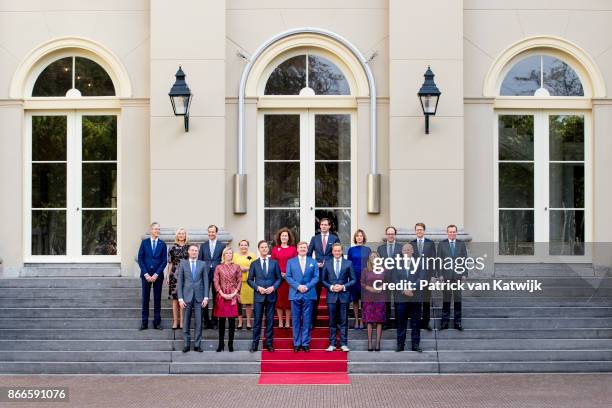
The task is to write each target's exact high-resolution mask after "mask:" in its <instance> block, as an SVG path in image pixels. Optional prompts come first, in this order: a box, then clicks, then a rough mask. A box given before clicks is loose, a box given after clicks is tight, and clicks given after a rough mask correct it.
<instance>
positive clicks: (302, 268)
mask: <svg viewBox="0 0 612 408" xmlns="http://www.w3.org/2000/svg"><path fill="white" fill-rule="evenodd" d="M305 263H306V262H305V259H304V258H303V257H300V269H301V270H302V275H303V274H304V268H305V266H306V265H305Z"/></svg>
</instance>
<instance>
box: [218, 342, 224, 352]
mask: <svg viewBox="0 0 612 408" xmlns="http://www.w3.org/2000/svg"><path fill="white" fill-rule="evenodd" d="M224 349H225V344H220V345H219V347H217V353H220V352H222V351H223V350H224Z"/></svg>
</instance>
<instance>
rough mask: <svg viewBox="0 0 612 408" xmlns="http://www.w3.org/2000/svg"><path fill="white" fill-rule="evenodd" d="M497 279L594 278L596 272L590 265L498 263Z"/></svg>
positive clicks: (496, 267)
mask: <svg viewBox="0 0 612 408" xmlns="http://www.w3.org/2000/svg"><path fill="white" fill-rule="evenodd" d="M494 273H495V277H512V278H514V277H525V278H535V277H537V278H541V277H588V276H590V277H593V276H594V275H595V271H594V269H593V265H592V264H588V263H575V264H571V263H557V264H554V263H539V264H537V263H522V264H521V263H496V264H495V268H494Z"/></svg>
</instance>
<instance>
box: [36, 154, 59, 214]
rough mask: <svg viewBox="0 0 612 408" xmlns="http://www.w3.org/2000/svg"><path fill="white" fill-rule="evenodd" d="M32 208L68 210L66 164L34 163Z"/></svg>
mask: <svg viewBox="0 0 612 408" xmlns="http://www.w3.org/2000/svg"><path fill="white" fill-rule="evenodd" d="M32 208H66V163H32Z"/></svg>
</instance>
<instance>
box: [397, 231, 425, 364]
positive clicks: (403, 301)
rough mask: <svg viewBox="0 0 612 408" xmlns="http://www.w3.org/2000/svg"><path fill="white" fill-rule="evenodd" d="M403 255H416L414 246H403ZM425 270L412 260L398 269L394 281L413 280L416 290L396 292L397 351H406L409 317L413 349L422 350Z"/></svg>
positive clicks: (409, 256)
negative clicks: (416, 265)
mask: <svg viewBox="0 0 612 408" xmlns="http://www.w3.org/2000/svg"><path fill="white" fill-rule="evenodd" d="M402 255H405V256H406V257H407V258H408V259H410V258H413V257H414V247H413V246H412V244H410V243H406V244H404V246H402ZM424 276H426V275H425V271H424V270H423V269H422V268H420V267H419V268H417V269H416V270H414V269H413V264H412V262H410V263H408V264H407V265H406V267H405V268H401V269H396V270H395V274H394V275H393V277H392V281H393V282H395V284H396V285H398V286H399V285H402V284H404V283H407V282H412V287H413V288H414V290H411V289H405V290H401V291H400V290H397V291H396V292H395V293H394V298H395V310H396V315H397V321H396V327H397V347H396V348H395V351H404V349H405V345H406V333H407V330H408V319H410V340H411V343H412V351H416V352H419V353H420V352H422V351H423V349H422V348H421V346H420V343H421V308H422V305H421V303H422V301H423V291H422V290H421V288H420V283H421V282H420V281H421V280H422V279H424Z"/></svg>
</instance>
